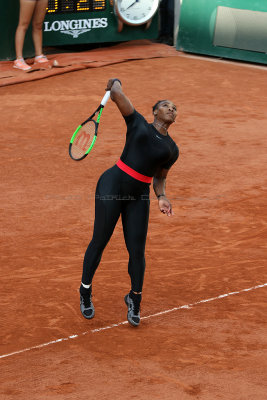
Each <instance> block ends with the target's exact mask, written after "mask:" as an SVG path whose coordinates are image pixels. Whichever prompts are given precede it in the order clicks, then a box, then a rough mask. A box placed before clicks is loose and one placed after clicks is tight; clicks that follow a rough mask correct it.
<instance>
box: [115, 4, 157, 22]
mask: <svg viewBox="0 0 267 400" xmlns="http://www.w3.org/2000/svg"><path fill="white" fill-rule="evenodd" d="M158 5H159V0H115V3H114V6H115V12H116V14H117V15H118V17H119V18H120V19H121V20H122V21H123V22H124V23H126V24H128V25H142V24H144V23H146V22H147V21H149V20H150V19H151V18H152V17H153V15H154V14H155V12H156V11H157V9H158Z"/></svg>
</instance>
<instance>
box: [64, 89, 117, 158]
mask: <svg viewBox="0 0 267 400" xmlns="http://www.w3.org/2000/svg"><path fill="white" fill-rule="evenodd" d="M109 98H110V91H107V92H106V94H105V96H104V97H103V99H102V100H101V103H100V104H99V106H98V107H97V109H96V110H95V112H94V113H93V114H92V115H91V116H90V117H89V118H87V120H85V121H84V122H82V123H81V125H79V126H78V128H77V129H76V131H75V132H74V134H73V135H72V138H71V139H70V144H69V155H70V157H71V158H72V159H73V160H75V161H80V160H83V159H84V158H85V157H86V156H87V155H88V154H89V153H90V151H91V150H92V148H93V147H94V144H95V141H96V138H97V131H98V125H99V120H100V117H101V114H102V111H103V108H104V107H105V105H106V103H107V101H108V99H109ZM95 116H96V120H95V119H94V117H95Z"/></svg>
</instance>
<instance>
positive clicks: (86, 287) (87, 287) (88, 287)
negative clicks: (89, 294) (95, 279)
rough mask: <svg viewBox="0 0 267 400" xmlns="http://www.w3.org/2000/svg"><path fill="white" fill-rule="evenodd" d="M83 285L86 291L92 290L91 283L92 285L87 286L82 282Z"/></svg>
mask: <svg viewBox="0 0 267 400" xmlns="http://www.w3.org/2000/svg"><path fill="white" fill-rule="evenodd" d="M81 284H82V286H83V287H84V288H85V289H90V286H91V285H92V284H91V283H90V285H85V284H84V283H82V282H81Z"/></svg>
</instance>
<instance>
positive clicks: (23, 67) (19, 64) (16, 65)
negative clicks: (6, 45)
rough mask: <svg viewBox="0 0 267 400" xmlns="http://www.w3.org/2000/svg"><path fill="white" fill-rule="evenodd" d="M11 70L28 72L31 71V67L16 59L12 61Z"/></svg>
mask: <svg viewBox="0 0 267 400" xmlns="http://www.w3.org/2000/svg"><path fill="white" fill-rule="evenodd" d="M13 68H17V69H20V70H21V71H29V70H30V69H32V67H30V66H29V65H28V64H27V63H26V62H25V61H24V59H23V58H17V59H16V60H15V61H14V65H13Z"/></svg>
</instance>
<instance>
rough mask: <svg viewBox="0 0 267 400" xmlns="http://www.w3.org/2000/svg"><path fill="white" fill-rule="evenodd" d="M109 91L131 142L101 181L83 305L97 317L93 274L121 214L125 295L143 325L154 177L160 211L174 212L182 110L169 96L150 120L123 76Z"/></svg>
mask: <svg viewBox="0 0 267 400" xmlns="http://www.w3.org/2000/svg"><path fill="white" fill-rule="evenodd" d="M106 90H110V97H111V100H113V101H114V102H115V104H116V105H117V107H118V109H119V111H120V112H121V114H122V116H123V118H124V120H125V122H126V126H127V134H126V143H125V147H124V150H123V152H122V155H121V157H120V159H119V161H118V162H117V163H116V165H114V166H113V167H112V168H110V169H108V170H107V171H105V172H104V173H103V175H102V176H101V177H100V179H99V181H98V183H97V187H96V196H95V223H94V232H93V238H92V240H91V242H90V244H89V246H88V248H87V250H86V253H85V256H84V263H83V274H82V282H81V286H80V308H81V312H82V315H83V316H84V317H85V318H87V319H91V318H93V317H94V314H95V310H94V305H93V302H92V280H93V276H94V273H95V271H96V269H97V267H98V264H99V263H100V259H101V256H102V253H103V250H104V248H105V246H106V245H107V243H108V241H109V239H110V237H111V235H112V233H113V230H114V228H115V225H116V223H117V221H118V219H119V217H120V215H121V218H122V225H123V233H124V239H125V243H126V247H127V250H128V253H129V264H128V272H129V275H130V279H131V290H130V292H129V293H128V294H127V295H126V296H125V298H124V300H125V303H126V305H127V307H128V312H127V319H128V321H129V323H130V324H131V325H133V326H138V325H139V323H140V303H141V295H142V287H143V280H144V273H145V243H146V236H147V227H148V217H149V189H150V183H151V182H152V179H153V188H154V192H155V194H156V196H157V198H158V205H159V209H160V211H161V212H162V213H163V214H166V215H167V216H171V215H172V205H171V203H170V201H169V200H168V199H167V197H166V194H165V185H166V177H167V174H168V171H169V169H170V167H171V166H172V165H173V164H174V162H175V161H176V160H177V158H178V155H179V150H178V147H177V145H176V144H175V142H174V141H173V140H172V139H171V137H170V136H169V134H168V128H169V126H170V125H171V124H172V123H173V122H174V121H175V118H176V115H177V110H176V106H175V105H174V104H173V103H172V102H171V101H169V100H160V101H158V102H157V103H156V104H155V105H154V106H153V115H154V122H153V123H151V124H150V123H148V122H147V121H146V120H145V118H144V117H143V116H142V115H141V114H139V112H137V111H136V110H135V108H134V107H133V105H132V103H131V101H130V100H129V99H128V98H127V97H126V96H125V94H124V93H123V91H122V86H121V82H120V80H119V79H110V80H109V81H108V83H107V88H106Z"/></svg>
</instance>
